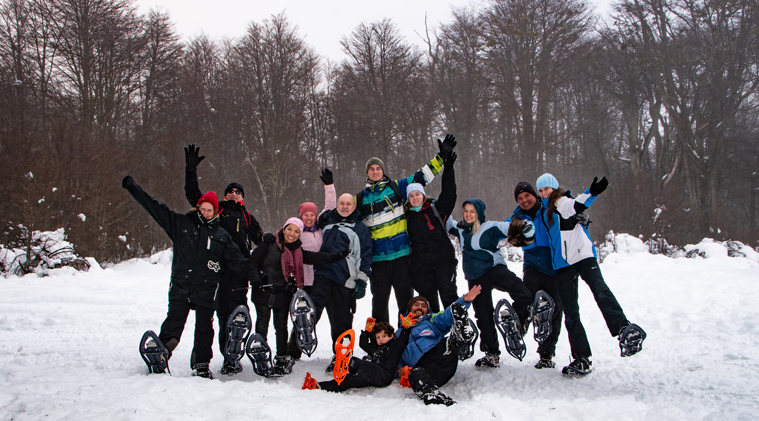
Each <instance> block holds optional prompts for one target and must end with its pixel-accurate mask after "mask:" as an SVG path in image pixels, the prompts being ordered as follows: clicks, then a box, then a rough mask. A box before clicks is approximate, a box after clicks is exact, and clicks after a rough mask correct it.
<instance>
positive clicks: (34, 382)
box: [0, 253, 759, 421]
mask: <svg viewBox="0 0 759 421" xmlns="http://www.w3.org/2000/svg"><path fill="white" fill-rule="evenodd" d="M159 257H160V256H159ZM165 257H166V256H164V258H163V259H160V258H158V259H154V261H156V263H155V264H151V263H150V262H149V261H148V260H147V259H142V260H134V261H129V262H126V263H123V264H119V265H116V266H114V267H112V268H109V269H105V270H102V269H100V268H98V267H93V268H92V269H91V270H90V271H89V272H87V273H74V272H73V270H71V269H60V270H54V271H52V272H53V276H50V277H47V278H37V277H36V276H34V275H28V276H26V277H24V278H16V277H10V278H8V279H0V419H3V420H10V419H12V420H27V419H46V420H55V419H76V420H89V419H97V420H100V419H125V420H126V419H129V420H144V419H156V420H164V419H166V420H168V419H172V420H185V419H224V420H237V419H257V420H269V419H273V420H274V419H308V420H309V421H319V420H333V419H361V420H362V421H368V420H393V419H409V420H414V419H416V420H422V419H424V420H436V421H437V420H461V419H465V418H466V419H469V420H485V419H487V420H497V419H518V420H541V421H545V420H603V421H608V420H641V419H652V420H653V419H655V420H683V419H687V420H722V419H726V420H753V419H756V418H757V411H759V326H758V325H757V321H758V320H759V306H757V305H756V300H757V298H758V297H759V262H758V261H757V260H756V259H755V258H728V257H726V256H720V255H717V256H714V257H713V256H709V258H707V259H701V258H698V259H686V258H680V259H671V258H667V257H663V256H652V255H649V254H646V253H632V254H617V253H613V254H611V255H609V256H608V257H607V258H606V260H605V261H604V263H603V264H602V270H603V273H604V275H605V277H606V281H607V283H608V284H609V286H610V287H611V289H612V291H614V293H615V295H616V296H617V299H618V300H619V301H620V303H621V304H622V306H623V308H624V310H625V312H626V314H627V316H628V317H629V318H630V319H631V320H632V321H634V322H636V323H638V324H639V325H641V326H642V327H643V328H644V329H645V330H646V331H647V333H648V339H647V340H646V342H645V344H644V349H643V352H641V353H640V354H638V355H635V356H633V357H631V358H621V357H619V347H618V345H617V341H616V339H614V338H612V337H610V335H609V332H608V331H607V329H606V327H605V324H604V322H603V319H602V317H601V314H600V312H599V311H598V308H597V307H596V305H595V303H594V301H593V298H592V296H591V294H590V291H589V290H588V288H587V286H585V285H584V284H582V285H583V286H581V291H580V306H581V312H582V316H583V321H584V324H585V327H586V329H587V331H588V337H589V339H590V343H591V346H592V347H593V353H594V356H593V359H592V360H593V364H594V367H595V372H594V373H592V374H591V375H589V376H587V377H585V378H582V379H569V378H565V377H563V376H562V375H561V372H560V368H557V369H553V370H550V369H549V370H546V369H544V370H536V369H534V368H533V367H532V366H533V364H534V363H535V361H536V360H537V354H535V349H536V344H535V343H534V342H533V341H532V340H530V341H529V342H528V354H527V357H526V358H525V361H523V362H519V361H517V360H516V359H513V358H511V357H509V356H508V355H507V354H505V353H504V355H503V356H502V361H501V367H500V368H498V369H490V370H483V369H476V368H475V367H474V361H475V360H476V358H479V357H480V356H481V355H482V353H481V352H479V351H478V352H477V353H476V354H475V358H472V359H470V360H467V361H465V362H463V363H461V364H460V365H459V369H458V372H457V374H456V376H455V377H454V378H453V380H452V381H451V382H450V383H449V384H448V385H446V386H445V387H444V388H443V390H444V391H445V392H446V393H448V394H449V395H451V396H452V397H453V398H454V399H455V400H457V401H458V404H456V405H454V406H452V407H436V406H433V407H425V406H424V404H423V403H422V402H421V401H420V400H419V399H417V398H416V397H415V396H414V395H413V393H412V391H411V390H410V389H406V388H402V387H400V386H399V385H398V383H397V382H396V383H394V384H393V385H391V386H390V387H387V388H383V389H363V390H356V391H351V392H347V393H343V394H336V393H329V392H323V391H317V390H315V391H311V390H301V385H302V383H303V378H304V376H305V373H306V372H307V371H309V372H311V373H312V374H313V375H314V376H315V377H316V378H317V379H318V380H326V379H328V377H329V375H328V374H326V373H324V368H325V366H326V365H327V363H328V362H329V357H330V355H331V352H330V350H329V349H328V347H327V346H325V344H326V343H327V339H326V338H329V329H328V326H327V323H326V319H325V323H324V324H323V325H320V326H319V329H318V333H319V337H320V338H321V339H322V344H321V345H320V346H319V348H318V350H317V352H316V353H315V354H314V355H313V356H312V357H311V358H305V357H304V359H302V360H301V361H300V362H298V363H297V364H296V365H295V368H294V371H293V374H292V375H290V376H286V377H284V378H280V379H264V378H262V377H258V376H256V375H255V374H254V373H253V370H252V368H251V366H250V362H249V361H248V360H247V358H246V359H244V360H243V364H244V367H245V371H244V372H243V373H241V374H238V375H236V376H231V377H230V376H221V375H218V374H217V373H218V371H219V369H220V368H221V362H222V358H221V357H220V356H219V354H218V350H217V348H216V345H215V344H214V352H215V353H216V356H215V357H214V359H213V360H212V362H211V366H212V369H213V371H214V374H215V375H216V377H217V378H216V379H214V380H211V381H209V380H206V379H201V378H195V377H192V376H191V370H190V367H189V360H190V350H191V348H192V335H193V326H194V316H192V315H191V316H190V319H189V320H188V322H187V328H186V329H185V333H184V336H183V341H182V343H181V344H180V345H179V347H178V348H177V350H176V351H175V353H174V356H173V358H172V360H171V369H172V373H173V376H169V375H147V374H146V373H147V369H146V367H145V365H144V363H143V362H142V360H141V359H140V357H139V354H138V352H137V347H138V342H139V340H140V337H141V336H142V333H143V332H144V331H145V330H147V329H153V330H155V331H158V330H159V327H160V323H161V322H162V321H163V318H164V316H165V313H166V296H167V288H168V279H169V272H170V265H169V263H168V259H166V258H165ZM752 257H753V256H752ZM510 267H511V269H512V270H514V271H515V272H516V273H517V274H520V273H521V264H518V263H512V264H510ZM465 285H466V283H465V281H464V280H463V277H462V276H460V280H459V293H463V292H464V291H465ZM501 297H502V295H496V298H501ZM370 303H371V298H370V297H366V298H364V299H363V300H361V301H360V302H359V308H358V312H357V314H356V318H355V323H354V327H355V328H356V329H359V328H361V327H362V326H363V325H364V320H365V319H366V317H367V316H368V315H369V313H370ZM395 324H397V323H395ZM269 332H270V333H269V338H270V340H271V339H273V337H274V330H273V328H270V331H269ZM356 352H357V354H358V355H362V354H363V353H362V351H361V350H357V351H356ZM568 356H569V344H568V341H567V339H566V335H565V334H564V333H562V336H561V339H560V342H559V346H558V349H557V356H556V361H557V362H558V364H559V367H561V366H563V365H565V364H566V363H568Z"/></svg>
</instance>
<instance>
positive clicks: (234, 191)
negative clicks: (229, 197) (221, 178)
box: [229, 189, 242, 194]
mask: <svg viewBox="0 0 759 421" xmlns="http://www.w3.org/2000/svg"><path fill="white" fill-rule="evenodd" d="M229 193H231V194H242V192H241V191H240V190H237V189H230V190H229Z"/></svg>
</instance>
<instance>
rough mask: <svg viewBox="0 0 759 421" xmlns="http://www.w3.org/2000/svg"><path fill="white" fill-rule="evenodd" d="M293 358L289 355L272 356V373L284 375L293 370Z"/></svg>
mask: <svg viewBox="0 0 759 421" xmlns="http://www.w3.org/2000/svg"><path fill="white" fill-rule="evenodd" d="M294 365H295V360H293V357H291V356H289V355H284V356H279V355H278V356H277V357H275V358H274V373H275V374H277V375H279V376H284V375H286V374H290V373H292V372H293V366H294Z"/></svg>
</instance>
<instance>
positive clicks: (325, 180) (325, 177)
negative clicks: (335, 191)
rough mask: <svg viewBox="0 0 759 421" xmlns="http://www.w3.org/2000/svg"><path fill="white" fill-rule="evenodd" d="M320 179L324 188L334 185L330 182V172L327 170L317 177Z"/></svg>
mask: <svg viewBox="0 0 759 421" xmlns="http://www.w3.org/2000/svg"><path fill="white" fill-rule="evenodd" d="M319 178H321V179H322V183H324V185H325V186H329V185H330V184H335V183H334V181H333V180H332V171H330V170H329V168H325V169H323V170H322V175H321V177H319Z"/></svg>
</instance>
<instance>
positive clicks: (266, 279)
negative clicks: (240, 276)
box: [248, 232, 339, 308]
mask: <svg viewBox="0 0 759 421" xmlns="http://www.w3.org/2000/svg"><path fill="white" fill-rule="evenodd" d="M279 236H280V243H284V242H283V241H282V233H281V232H280V233H279ZM285 247H287V248H288V249H290V250H291V251H292V250H295V249H297V248H300V247H301V242H300V240H298V241H296V242H294V243H291V244H288V245H286V246H285ZM301 251H302V252H303V264H306V265H316V264H328V263H335V262H337V261H339V254H332V253H323V252H311V251H308V250H302V249H301ZM281 261H282V250H280V249H279V246H278V245H277V243H266V242H264V243H261V245H259V246H258V247H256V249H255V250H253V254H252V255H251V256H250V264H249V267H248V280H250V300H251V301H252V302H254V303H256V304H263V305H268V306H269V307H271V308H288V307H289V306H290V300H292V298H293V294H294V293H295V291H296V289H297V287H296V285H295V280H294V279H293V280H292V282H291V281H290V280H287V279H285V275H284V274H283V273H282V262H281Z"/></svg>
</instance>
